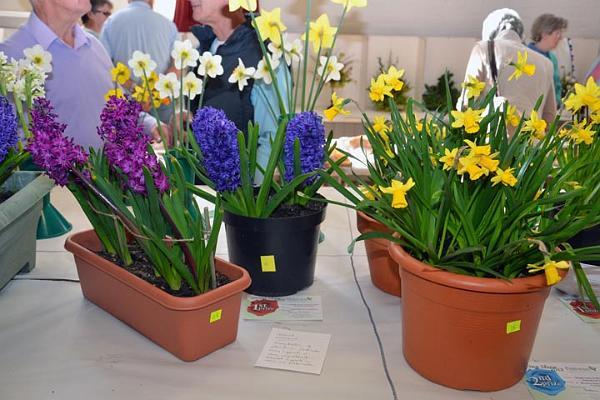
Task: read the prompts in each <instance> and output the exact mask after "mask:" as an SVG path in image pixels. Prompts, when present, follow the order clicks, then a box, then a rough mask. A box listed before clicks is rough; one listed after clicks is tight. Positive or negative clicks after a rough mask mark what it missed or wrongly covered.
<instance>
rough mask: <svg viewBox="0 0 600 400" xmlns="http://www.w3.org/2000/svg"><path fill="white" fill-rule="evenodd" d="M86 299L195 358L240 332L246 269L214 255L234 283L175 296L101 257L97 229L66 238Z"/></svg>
mask: <svg viewBox="0 0 600 400" xmlns="http://www.w3.org/2000/svg"><path fill="white" fill-rule="evenodd" d="M65 248H66V249H67V250H68V251H70V252H71V253H73V255H74V257H75V264H76V265H77V273H78V274H79V280H80V282H81V290H82V291H83V295H84V296H85V298H86V299H88V300H89V301H91V302H92V303H94V304H96V305H97V306H98V307H100V308H102V309H103V310H105V311H107V312H108V313H110V314H112V315H113V316H114V317H116V318H118V319H120V320H121V321H123V322H125V323H126V324H127V325H129V326H131V327H132V328H133V329H135V330H137V331H138V332H140V333H141V334H142V335H144V336H146V337H147V338H148V339H150V340H152V341H153V342H155V343H156V344H158V345H159V346H161V347H162V348H164V349H165V350H167V351H169V352H170V353H172V354H173V355H175V356H176V357H178V358H180V359H182V360H183V361H194V360H197V359H199V358H201V357H203V356H205V355H207V354H209V353H211V352H213V351H215V350H217V349H219V348H221V347H223V346H225V345H227V344H229V343H231V342H233V341H234V340H235V339H236V337H237V328H238V320H239V313H240V304H241V295H242V291H243V290H244V289H246V288H247V287H248V286H249V285H250V277H249V275H248V273H247V272H246V271H245V270H244V269H242V268H240V267H238V266H236V265H233V264H230V263H228V262H225V261H223V260H221V259H218V258H217V259H215V261H216V267H217V269H218V270H219V271H220V272H222V273H223V274H225V275H227V276H228V277H229V279H230V280H231V282H230V283H228V284H226V285H223V286H221V287H218V288H217V289H214V290H211V291H210V292H206V293H204V294H201V295H198V296H195V297H187V298H182V297H175V296H172V295H170V294H168V293H166V292H163V291H162V290H160V289H158V288H156V287H154V286H152V285H151V284H149V283H148V282H146V281H144V280H142V279H140V278H138V277H136V276H135V275H133V274H131V273H129V272H127V271H126V270H124V269H123V268H121V267H119V266H118V265H115V264H113V263H112V262H110V261H108V260H106V259H104V258H102V257H100V256H99V255H97V254H96V253H95V252H94V251H98V250H100V249H101V244H100V241H99V240H98V237H97V236H96V233H95V232H94V231H93V230H88V231H84V232H79V233H76V234H74V235H71V236H69V237H68V238H67V241H66V243H65Z"/></svg>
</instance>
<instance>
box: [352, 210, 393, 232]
mask: <svg viewBox="0 0 600 400" xmlns="http://www.w3.org/2000/svg"><path fill="white" fill-rule="evenodd" d="M361 219H362V220H363V221H361ZM369 225H372V226H369ZM356 228H357V229H358V231H359V232H360V233H368V232H384V233H392V230H391V229H390V228H388V227H387V226H385V225H384V224H382V223H381V222H379V221H377V220H376V219H375V218H373V217H371V216H370V215H369V214H367V213H366V212H364V211H359V210H356Z"/></svg>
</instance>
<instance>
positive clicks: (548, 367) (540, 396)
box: [523, 362, 600, 400]
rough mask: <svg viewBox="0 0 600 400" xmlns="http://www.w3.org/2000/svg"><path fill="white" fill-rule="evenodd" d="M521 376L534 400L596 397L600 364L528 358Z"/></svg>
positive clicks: (592, 399) (599, 387)
mask: <svg viewBox="0 0 600 400" xmlns="http://www.w3.org/2000/svg"><path fill="white" fill-rule="evenodd" d="M523 379H524V381H525V384H526V385H527V389H529V393H530V394H531V397H532V398H533V399H535V400H598V399H600V364H569V363H554V362H553V363H541V362H530V363H529V366H528V368H527V372H526V373H525V378H523Z"/></svg>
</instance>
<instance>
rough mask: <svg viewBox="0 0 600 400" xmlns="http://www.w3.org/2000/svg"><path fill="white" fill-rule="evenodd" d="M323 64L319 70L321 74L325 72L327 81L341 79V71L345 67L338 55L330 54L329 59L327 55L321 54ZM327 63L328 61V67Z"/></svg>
mask: <svg viewBox="0 0 600 400" xmlns="http://www.w3.org/2000/svg"><path fill="white" fill-rule="evenodd" d="M319 60H320V62H321V65H320V66H319V69H317V72H318V74H319V75H323V74H325V82H329V81H339V80H340V77H341V75H340V71H341V70H342V68H344V64H342V63H340V62H338V60H337V57H336V56H330V57H329V61H327V57H324V56H321V58H320V59H319ZM325 63H327V67H325Z"/></svg>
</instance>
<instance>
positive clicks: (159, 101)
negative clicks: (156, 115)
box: [152, 72, 193, 108]
mask: <svg viewBox="0 0 600 400" xmlns="http://www.w3.org/2000/svg"><path fill="white" fill-rule="evenodd" d="M192 73H193V72H192ZM170 103H171V99H170V98H169V97H165V98H162V97H160V92H159V91H158V90H154V89H153V90H152V105H153V106H154V108H158V107H160V106H161V105H163V104H164V105H167V104H170Z"/></svg>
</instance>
